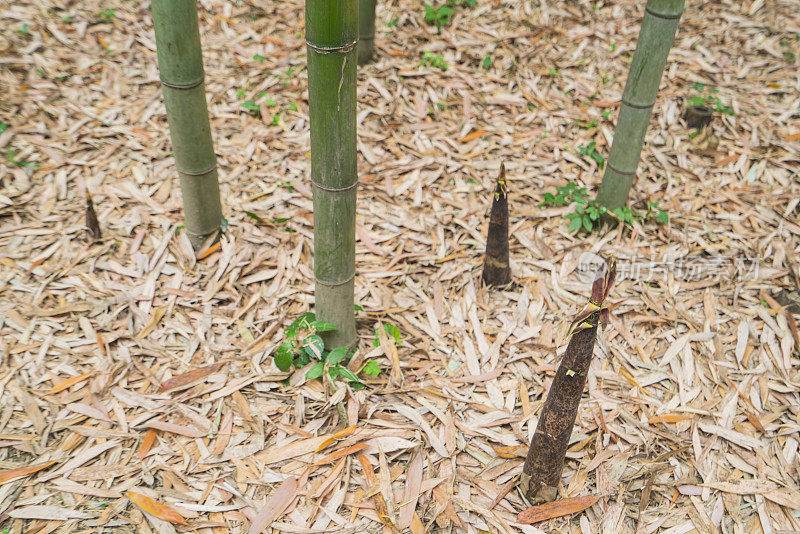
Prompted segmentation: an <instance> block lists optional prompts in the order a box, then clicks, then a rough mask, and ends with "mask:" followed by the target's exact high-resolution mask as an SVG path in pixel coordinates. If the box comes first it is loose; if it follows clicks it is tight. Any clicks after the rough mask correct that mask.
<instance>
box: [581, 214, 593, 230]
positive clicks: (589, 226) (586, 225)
mask: <svg viewBox="0 0 800 534" xmlns="http://www.w3.org/2000/svg"><path fill="white" fill-rule="evenodd" d="M582 221H583V227H584V228H585V229H586V231H587V232H591V231H592V226H593V225H592V220H591V219H590V218H589V216H588V215H584V217H583V219H582Z"/></svg>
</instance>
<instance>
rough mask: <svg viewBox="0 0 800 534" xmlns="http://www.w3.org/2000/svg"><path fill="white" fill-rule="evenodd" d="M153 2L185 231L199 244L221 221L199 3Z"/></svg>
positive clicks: (175, 0) (157, 43)
mask: <svg viewBox="0 0 800 534" xmlns="http://www.w3.org/2000/svg"><path fill="white" fill-rule="evenodd" d="M150 5H151V9H152V11H153V23H154V27H155V34H156V49H157V55H158V71H159V75H160V77H161V91H162V94H163V95H164V105H165V107H166V108H167V121H168V122H169V132H170V138H171V139H172V149H173V152H174V153H175V166H176V167H177V169H178V175H179V177H180V184H181V194H182V195H183V212H184V217H185V218H186V232H187V233H188V234H189V239H190V240H191V242H192V245H194V246H195V248H197V247H199V246H200V245H202V244H203V242H204V241H205V240H206V239H208V238H209V237H210V236H211V235H213V234H214V233H215V232H216V231H217V230H218V229H219V228H220V226H221V224H222V206H221V204H220V199H219V182H218V179H217V158H216V155H215V154H214V145H213V142H212V140H211V126H210V124H209V120H208V108H207V106H206V90H205V83H204V78H205V72H204V71H203V57H202V52H201V49H200V29H199V25H198V20H197V3H196V1H195V0H151V3H150Z"/></svg>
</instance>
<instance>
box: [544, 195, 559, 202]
mask: <svg viewBox="0 0 800 534" xmlns="http://www.w3.org/2000/svg"><path fill="white" fill-rule="evenodd" d="M544 201H545V202H555V201H556V197H555V195H554V194H553V193H545V194H544Z"/></svg>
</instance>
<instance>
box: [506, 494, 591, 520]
mask: <svg viewBox="0 0 800 534" xmlns="http://www.w3.org/2000/svg"><path fill="white" fill-rule="evenodd" d="M602 497H603V496H602V495H585V496H583V497H570V498H568V499H561V500H560V501H554V502H548V503H545V504H540V505H538V506H534V507H533V508H528V509H527V510H523V511H522V512H520V513H519V514H518V515H517V523H522V524H523V525H531V524H533V523H539V522H540V521H547V520H548V519H553V518H555V517H561V516H564V515H570V514H575V513H578V512H582V511H584V510H586V509H587V508H589V507H590V506H592V505H593V504H594V503H596V502H597V501H599V500H600V499H601V498H602Z"/></svg>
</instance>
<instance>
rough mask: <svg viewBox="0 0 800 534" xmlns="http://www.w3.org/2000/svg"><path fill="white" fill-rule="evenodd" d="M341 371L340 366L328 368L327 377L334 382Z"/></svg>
mask: <svg viewBox="0 0 800 534" xmlns="http://www.w3.org/2000/svg"><path fill="white" fill-rule="evenodd" d="M341 369H342V366H341V365H333V366H331V367H328V376H330V377H331V380H336V379H337V378H339V371H341Z"/></svg>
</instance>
